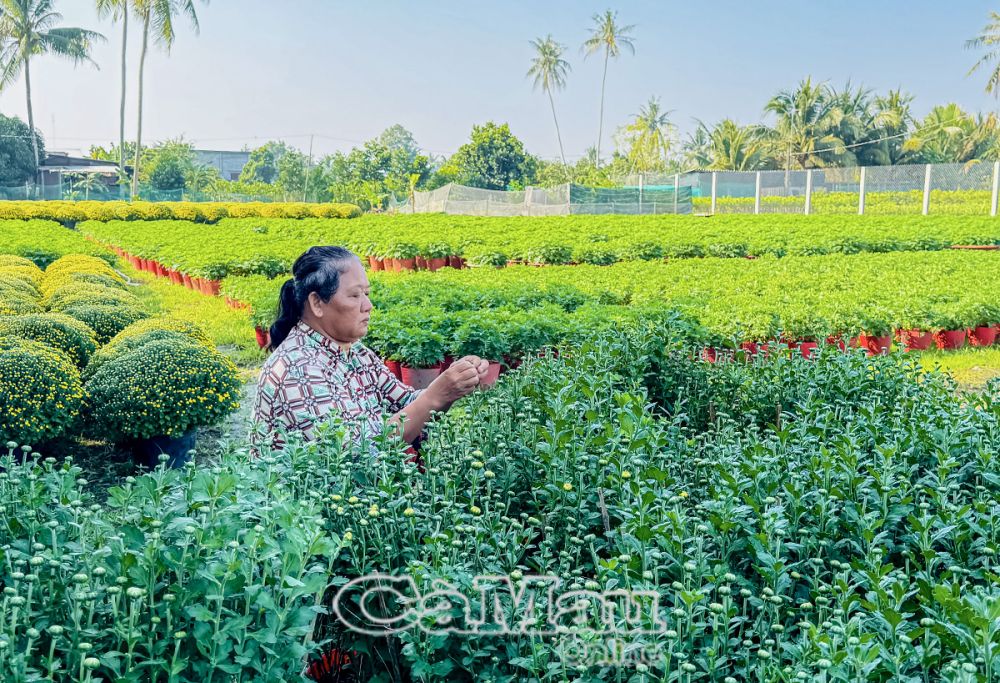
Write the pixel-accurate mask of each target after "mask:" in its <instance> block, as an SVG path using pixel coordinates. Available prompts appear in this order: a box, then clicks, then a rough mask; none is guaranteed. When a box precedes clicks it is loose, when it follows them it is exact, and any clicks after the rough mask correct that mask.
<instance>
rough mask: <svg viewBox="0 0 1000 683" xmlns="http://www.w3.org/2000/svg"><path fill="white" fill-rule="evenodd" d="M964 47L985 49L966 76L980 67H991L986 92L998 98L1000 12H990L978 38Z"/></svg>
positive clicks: (999, 80)
mask: <svg viewBox="0 0 1000 683" xmlns="http://www.w3.org/2000/svg"><path fill="white" fill-rule="evenodd" d="M965 47H966V48H968V49H970V50H979V49H983V48H985V49H986V54H984V55H983V56H982V57H980V58H979V60H978V61H977V62H976V63H975V64H973V65H972V68H971V69H969V73H968V74H967V75H969V76H971V75H972V74H973V73H975V72H976V71H977V70H978V69H979V68H980V67H984V66H990V65H992V67H993V69H992V71H990V76H989V78H987V79H986V92H988V93H992V94H993V95H995V96H1000V12H990V18H989V21H987V22H986V25H985V26H983V28H982V30H981V31H980V32H979V35H978V36H976V37H975V38H970V39H969V40H967V41H965Z"/></svg>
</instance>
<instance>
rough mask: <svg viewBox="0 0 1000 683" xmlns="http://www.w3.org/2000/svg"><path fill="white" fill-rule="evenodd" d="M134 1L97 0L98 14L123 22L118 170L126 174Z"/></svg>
mask: <svg viewBox="0 0 1000 683" xmlns="http://www.w3.org/2000/svg"><path fill="white" fill-rule="evenodd" d="M131 6H132V0H97V13H98V15H100V16H101V17H111V19H112V20H113V21H121V22H122V85H121V89H122V94H121V101H120V103H119V105H118V169H119V171H121V172H123V173H124V172H125V86H126V85H127V83H126V81H127V76H128V68H127V67H128V62H127V59H126V57H127V55H128V49H127V48H128V15H129V10H130V9H131Z"/></svg>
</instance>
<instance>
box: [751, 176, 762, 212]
mask: <svg viewBox="0 0 1000 683" xmlns="http://www.w3.org/2000/svg"><path fill="white" fill-rule="evenodd" d="M753 212H754V214H755V215H756V214H759V213H760V171H757V178H756V182H755V183H754V189H753Z"/></svg>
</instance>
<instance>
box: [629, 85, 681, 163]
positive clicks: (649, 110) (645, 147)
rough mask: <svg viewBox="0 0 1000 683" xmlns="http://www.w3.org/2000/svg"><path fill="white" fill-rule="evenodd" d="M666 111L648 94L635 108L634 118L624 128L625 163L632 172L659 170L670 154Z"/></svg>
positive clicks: (668, 120) (670, 131)
mask: <svg viewBox="0 0 1000 683" xmlns="http://www.w3.org/2000/svg"><path fill="white" fill-rule="evenodd" d="M670 113H671V112H669V111H664V110H663V109H661V108H660V100H659V99H658V98H656V97H650V98H649V101H648V102H646V104H644V105H643V106H641V107H640V108H639V113H638V114H636V116H635V120H634V121H633V122H632V123H630V124H629V125H628V126H626V128H625V133H626V136H627V137H628V138H629V143H630V144H629V152H628V158H629V163H630V165H631V167H632V172H638V173H644V172H647V171H653V170H660V169H662V168H663V167H664V165H665V162H666V159H667V156H668V155H669V154H670V144H671V138H672V137H673V129H674V127H673V125H671V123H670Z"/></svg>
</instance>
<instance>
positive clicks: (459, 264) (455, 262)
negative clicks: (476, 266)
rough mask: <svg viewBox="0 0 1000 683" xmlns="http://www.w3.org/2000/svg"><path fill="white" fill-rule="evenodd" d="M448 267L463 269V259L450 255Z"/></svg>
mask: <svg viewBox="0 0 1000 683" xmlns="http://www.w3.org/2000/svg"><path fill="white" fill-rule="evenodd" d="M448 265H449V266H451V267H452V268H458V269H462V268H465V259H464V258H462V257H461V256H456V255H455V254H452V255H451V256H449V257H448Z"/></svg>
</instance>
